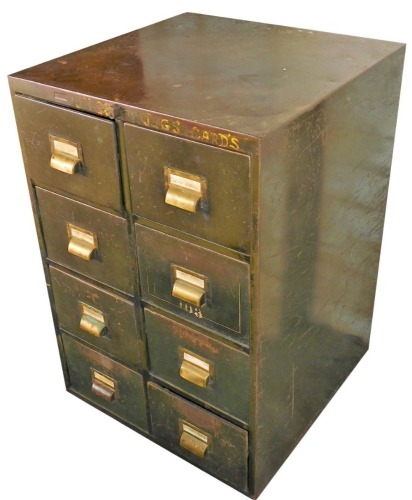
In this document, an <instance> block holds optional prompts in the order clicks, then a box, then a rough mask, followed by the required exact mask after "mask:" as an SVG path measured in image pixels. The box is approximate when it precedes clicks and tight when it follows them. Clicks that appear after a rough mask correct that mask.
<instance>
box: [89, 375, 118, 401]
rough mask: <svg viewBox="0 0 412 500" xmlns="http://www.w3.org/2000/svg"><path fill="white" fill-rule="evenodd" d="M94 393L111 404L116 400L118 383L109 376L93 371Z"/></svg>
mask: <svg viewBox="0 0 412 500" xmlns="http://www.w3.org/2000/svg"><path fill="white" fill-rule="evenodd" d="M92 392H93V393H94V394H96V396H99V397H100V398H102V399H104V400H106V401H109V403H110V402H112V401H113V400H114V399H115V395H116V383H115V381H114V380H113V379H112V378H110V377H108V376H107V375H104V374H103V373H100V372H98V371H97V370H92Z"/></svg>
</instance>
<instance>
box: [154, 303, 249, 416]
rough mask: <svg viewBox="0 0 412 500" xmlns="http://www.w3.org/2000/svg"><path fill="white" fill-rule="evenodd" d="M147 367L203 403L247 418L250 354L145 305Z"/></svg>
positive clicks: (158, 376)
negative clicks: (148, 358) (147, 346)
mask: <svg viewBox="0 0 412 500" xmlns="http://www.w3.org/2000/svg"><path fill="white" fill-rule="evenodd" d="M145 323H146V333H147V341H148V345H149V354H150V370H151V372H152V373H153V375H155V376H156V377H157V378H158V379H160V380H163V381H164V382H166V383H168V384H171V385H172V386H175V387H177V388H178V389H180V390H182V391H185V392H186V393H187V394H190V395H191V396H194V397H195V398H197V399H198V400H200V401H201V402H203V403H206V404H208V405H210V406H213V407H215V408H216V409H218V410H221V411H223V412H225V413H227V414H228V415H230V416H232V417H234V418H237V419H239V420H241V421H242V422H244V423H247V422H248V416H249V356H248V355H247V354H245V353H242V352H240V351H238V350H236V349H233V348H232V347H229V346H226V345H225V344H223V343H222V342H217V341H215V340H213V339H211V338H209V337H208V336H206V335H203V334H201V333H199V332H197V331H195V330H192V329H191V328H187V327H185V326H183V325H182V324H180V323H178V322H176V321H172V320H170V319H168V318H166V317H165V316H163V315H161V314H158V313H156V312H154V311H151V310H149V309H145Z"/></svg>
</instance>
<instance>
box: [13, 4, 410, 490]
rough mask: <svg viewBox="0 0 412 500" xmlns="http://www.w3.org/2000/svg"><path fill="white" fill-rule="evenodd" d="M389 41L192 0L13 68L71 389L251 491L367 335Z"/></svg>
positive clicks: (393, 106) (385, 133)
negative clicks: (205, 7)
mask: <svg viewBox="0 0 412 500" xmlns="http://www.w3.org/2000/svg"><path fill="white" fill-rule="evenodd" d="M222 48H224V50H222ZM404 53H405V46H404V45H403V44H398V43H393V42H386V41H381V40H369V39H365V38H359V37H349V36H343V35H334V34H331V33H321V32H315V31H309V30H302V29H295V28H289V27H282V26H272V25H267V24H259V23H252V22H247V21H239V20H233V19H224V18H218V17H210V16H203V15H199V14H190V13H188V14H182V15H180V16H177V17H174V18H172V19H168V20H166V21H163V22H161V23H158V24H155V25H153V26H150V27H147V28H144V29H140V30H137V31H134V32H132V33H128V34H126V35H123V36H120V37H117V38H115V39H113V40H109V41H107V42H104V43H101V44H98V45H95V46H93V47H88V48H86V49H83V50H80V51H78V52H75V53H72V54H69V55H66V56H62V57H60V58H58V59H55V60H53V61H49V62H46V63H44V64H40V65H38V66H35V67H32V68H29V69H26V70H23V71H20V72H18V73H16V74H14V75H11V76H10V77H9V82H10V88H11V92H12V98H13V102H14V107H15V114H16V120H17V125H18V129H19V135H20V141H21V147H22V152H23V158H24V163H25V168H26V173H27V178H28V184H29V191H30V196H31V200H32V206H33V212H34V215H35V222H36V227H37V230H38V236H39V244H40V249H41V253H42V258H43V264H44V269H45V275H46V281H47V283H48V285H49V289H50V298H51V305H52V309H53V313H54V314H53V316H54V318H55V326H56V335H57V341H58V345H59V349H60V354H61V357H62V364H63V370H64V373H65V377H66V385H67V389H68V390H69V391H70V392H72V393H74V394H76V395H77V396H79V397H81V398H82V399H84V400H86V401H88V402H89V403H90V404H92V405H94V406H96V407H97V408H100V409H101V410H103V411H105V412H107V413H108V414H110V415H111V416H113V417H114V418H117V419H119V420H120V421H122V422H124V423H125V424H127V425H128V426H130V427H132V428H133V429H135V430H136V431H138V432H141V433H143V434H144V435H146V436H148V437H149V438H150V439H153V440H154V441H156V442H157V443H159V444H160V445H162V446H164V447H165V448H167V449H169V450H171V451H172V452H174V453H176V454H177V455H179V456H180V457H182V458H183V459H185V460H187V461H189V462H191V463H193V464H194V465H196V466H198V467H200V468H202V469H203V470H205V471H207V472H209V473H210V474H212V475H214V476H215V477H217V478H219V479H220V480H222V481H224V482H225V483H227V484H229V485H231V486H233V487H234V488H236V489H237V490H238V491H240V492H242V493H244V494H246V495H248V496H249V497H251V498H257V497H258V496H259V494H260V493H261V492H262V491H263V489H264V488H265V486H266V485H267V483H268V482H269V481H270V479H271V477H272V476H273V475H274V473H275V472H276V471H277V470H278V469H279V467H280V466H281V465H282V463H283V462H284V461H285V459H286V458H287V456H288V455H289V454H290V453H291V452H292V450H293V448H294V447H295V446H296V444H297V443H298V442H299V440H300V439H301V437H302V436H303V434H304V433H305V432H306V431H307V430H308V429H309V427H310V426H311V424H312V423H313V421H314V420H315V419H316V417H317V416H318V415H319V413H320V412H321V411H322V410H323V408H324V407H325V406H326V404H327V403H328V402H329V401H330V399H331V398H332V396H333V395H334V394H335V392H336V391H337V390H338V388H339V387H340V386H341V384H342V383H343V382H344V380H345V379H346V378H347V376H348V375H349V374H350V372H351V371H352V370H353V368H354V367H355V366H356V364H357V363H358V362H359V360H360V359H361V358H362V356H363V355H364V354H365V352H366V351H367V349H368V345H369V337H370V330H371V321H372V313H373V304H374V295H375V288H376V280H377V272H378V264H379V255H380V245H381V240H382V232H383V222H384V215H385V205H386V196H387V189H388V182H389V173H390V166H391V158H392V148H393V142H394V133H395V125H396V116H397V109H398V102H399V92H400V85H401V77H402V67H403V60H404ZM96 75H99V78H96ZM181 484H182V480H181V478H176V485H175V486H176V491H178V490H179V491H180V488H181ZM171 487H172V486H171Z"/></svg>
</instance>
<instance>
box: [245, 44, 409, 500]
mask: <svg viewBox="0 0 412 500" xmlns="http://www.w3.org/2000/svg"><path fill="white" fill-rule="evenodd" d="M402 64H403V54H402V53H398V54H397V55H395V56H393V57H392V58H387V59H385V60H383V61H382V62H381V63H380V64H378V65H376V66H375V67H374V68H372V69H371V70H370V71H369V72H366V73H365V74H364V75H362V76H361V77H360V78H358V79H356V80H355V81H353V82H352V83H351V84H350V85H348V86H346V87H345V89H343V90H342V91H341V92H339V93H336V94H335V95H333V96H332V97H331V98H329V99H326V100H325V101H324V102H323V103H322V104H321V105H319V106H317V107H316V108H314V109H313V110H311V111H309V112H307V113H304V114H302V115H301V116H300V117H299V118H298V119H297V120H295V121H294V122H293V123H292V124H290V125H289V126H287V127H285V128H284V129H283V130H282V131H280V132H278V133H277V134H274V135H273V136H272V137H271V138H270V140H267V141H266V142H264V145H263V148H262V162H263V165H262V170H261V172H262V182H261V190H260V199H261V206H260V218H259V249H258V260H259V275H258V283H257V288H256V289H255V290H256V295H254V296H253V297H254V299H255V300H256V303H257V304H258V308H257V310H256V321H257V323H256V325H255V327H256V331H257V332H259V333H257V335H256V336H254V337H253V338H254V344H253V346H252V350H254V349H256V356H254V357H253V360H254V363H255V368H256V377H257V378H256V387H255V392H254V395H255V398H256V399H255V405H256V406H255V408H256V412H255V414H254V416H253V417H252V422H253V423H252V425H251V428H252V431H251V432H252V443H253V445H252V450H253V451H252V456H253V462H254V473H252V475H253V474H255V475H254V476H253V477H254V478H255V481H256V483H255V489H254V491H255V494H257V493H259V492H260V491H261V490H262V488H263V487H264V486H265V484H266V483H267V481H268V480H269V479H270V477H271V476H272V475H273V473H274V472H275V471H276V469H278V468H279V467H280V465H281V464H282V463H283V461H284V459H285V458H286V457H287V456H288V454H289V453H290V452H291V451H292V449H293V448H294V447H295V446H296V444H297V442H298V440H299V439H300V437H301V436H302V435H303V434H304V433H305V431H306V430H307V429H308V427H309V426H310V425H311V423H312V422H313V421H314V420H315V418H316V417H317V416H318V414H319V413H320V412H321V411H322V409H323V408H324V406H325V405H326V404H327V403H328V402H329V400H330V398H331V397H332V396H333V395H334V393H335V392H336V390H337V389H338V388H339V386H340V385H341V384H342V383H343V381H344V380H345V379H346V377H347V376H348V375H349V373H350V372H351V371H352V369H353V368H354V366H356V364H357V363H358V361H359V360H360V358H361V357H362V356H363V355H364V353H365V352H366V350H367V349H368V345H369V336H370V331H371V322H372V313H373V304H374V297H375V289H376V279H377V272H378V263H379V256H380V245H381V240H382V232H383V222H384V214H385V206H386V196H387V190H388V182H389V173H390V164H391V157H392V147H393V138H394V131H395V123H396V115H397V107H398V99H399V89H400V79H401V74H402ZM273 164H275V165H276V169H273V168H272V165H273ZM354 411H356V409H354ZM270 422H272V423H274V424H273V425H271V424H270Z"/></svg>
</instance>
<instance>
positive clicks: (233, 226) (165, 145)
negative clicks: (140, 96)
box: [124, 124, 250, 253]
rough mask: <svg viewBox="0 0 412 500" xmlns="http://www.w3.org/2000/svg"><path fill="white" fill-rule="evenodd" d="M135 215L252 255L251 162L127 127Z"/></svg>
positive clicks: (195, 144)
mask: <svg viewBox="0 0 412 500" xmlns="http://www.w3.org/2000/svg"><path fill="white" fill-rule="evenodd" d="M124 132H125V141H126V151H127V162H128V169H129V174H130V187H131V193H132V204H133V212H134V213H135V214H136V215H137V216H141V217H145V218H147V219H151V220H154V221H156V222H159V223H161V224H164V225H166V226H170V227H173V228H176V229H179V230H181V231H184V232H186V233H190V234H193V235H195V236H199V237H200V238H204V239H206V240H209V241H213V242H215V243H218V244H220V245H223V246H226V247H229V248H232V249H234V250H238V251H240V252H244V253H249V246H250V179H249V175H250V172H249V157H248V156H246V155H243V154H241V153H236V152H234V151H226V150H223V149H219V148H218V147H216V146H209V145H205V144H200V143H197V142H194V141H189V140H187V139H181V138H178V137H172V136H170V135H167V134H163V133H159V132H154V131H151V130H145V129H143V128H140V127H136V126H134V125H128V124H126V125H125V126H124Z"/></svg>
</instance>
